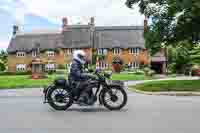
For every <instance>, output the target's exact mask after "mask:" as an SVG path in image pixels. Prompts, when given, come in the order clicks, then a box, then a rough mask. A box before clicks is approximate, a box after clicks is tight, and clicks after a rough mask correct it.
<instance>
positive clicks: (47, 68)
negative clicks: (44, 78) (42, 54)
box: [45, 64, 56, 71]
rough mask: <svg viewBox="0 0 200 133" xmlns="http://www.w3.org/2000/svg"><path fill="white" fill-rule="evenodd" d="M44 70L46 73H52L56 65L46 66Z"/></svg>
mask: <svg viewBox="0 0 200 133" xmlns="http://www.w3.org/2000/svg"><path fill="white" fill-rule="evenodd" d="M45 69H46V71H54V70H55V69H56V65H55V64H46V65H45Z"/></svg>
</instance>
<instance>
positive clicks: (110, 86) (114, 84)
mask: <svg viewBox="0 0 200 133" xmlns="http://www.w3.org/2000/svg"><path fill="white" fill-rule="evenodd" d="M112 87H117V88H120V89H124V88H125V87H124V82H123V81H120V82H119V81H114V82H113V81H111V82H110V83H109V84H108V85H107V87H104V88H103V89H102V90H101V91H100V93H99V104H100V105H102V99H103V93H104V92H105V91H107V90H109V89H110V88H112Z"/></svg>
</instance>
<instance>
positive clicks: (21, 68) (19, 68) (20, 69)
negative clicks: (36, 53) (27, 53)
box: [16, 64, 26, 72]
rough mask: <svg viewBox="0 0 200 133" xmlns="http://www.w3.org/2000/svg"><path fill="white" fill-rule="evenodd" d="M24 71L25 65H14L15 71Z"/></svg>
mask: <svg viewBox="0 0 200 133" xmlns="http://www.w3.org/2000/svg"><path fill="white" fill-rule="evenodd" d="M25 70H26V64H17V65H16V71H18V72H24V71H25Z"/></svg>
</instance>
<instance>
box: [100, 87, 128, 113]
mask: <svg viewBox="0 0 200 133" xmlns="http://www.w3.org/2000/svg"><path fill="white" fill-rule="evenodd" d="M102 103H103V105H104V106H105V107H106V108H108V109H109V110H120V109H121V108H123V107H124V106H125V105H126V103H127V94H126V91H125V90H124V89H123V88H122V87H121V86H111V87H110V89H107V90H105V91H103V94H102Z"/></svg>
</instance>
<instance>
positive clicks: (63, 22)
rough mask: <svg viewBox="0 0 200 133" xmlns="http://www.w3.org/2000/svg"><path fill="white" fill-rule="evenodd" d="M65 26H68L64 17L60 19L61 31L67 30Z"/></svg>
mask: <svg viewBox="0 0 200 133" xmlns="http://www.w3.org/2000/svg"><path fill="white" fill-rule="evenodd" d="M67 26H68V20H67V17H64V18H63V19H62V30H63V31H66V30H67Z"/></svg>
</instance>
